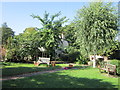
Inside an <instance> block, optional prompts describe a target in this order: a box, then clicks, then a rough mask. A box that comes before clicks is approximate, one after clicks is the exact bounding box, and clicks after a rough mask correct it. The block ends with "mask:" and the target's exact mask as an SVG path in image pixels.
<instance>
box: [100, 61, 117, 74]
mask: <svg viewBox="0 0 120 90" xmlns="http://www.w3.org/2000/svg"><path fill="white" fill-rule="evenodd" d="M99 70H100V72H101V70H103V71H106V72H108V75H109V74H110V73H114V75H116V65H112V64H107V63H104V64H102V65H100V67H99Z"/></svg>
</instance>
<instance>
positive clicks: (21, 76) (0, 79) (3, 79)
mask: <svg viewBox="0 0 120 90" xmlns="http://www.w3.org/2000/svg"><path fill="white" fill-rule="evenodd" d="M60 70H64V69H63V68H61V69H55V70H50V71H40V72H33V73H28V74H21V75H16V76H11V77H6V78H0V81H5V80H12V79H19V78H25V77H30V76H34V75H39V74H43V73H52V72H56V71H60Z"/></svg>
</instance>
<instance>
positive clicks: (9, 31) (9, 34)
mask: <svg viewBox="0 0 120 90" xmlns="http://www.w3.org/2000/svg"><path fill="white" fill-rule="evenodd" d="M0 30H1V34H2V45H7V40H8V38H9V37H13V36H14V32H13V30H12V29H11V28H9V27H8V26H7V23H3V24H2V27H1V28H0Z"/></svg>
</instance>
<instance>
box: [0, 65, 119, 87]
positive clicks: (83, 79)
mask: <svg viewBox="0 0 120 90" xmlns="http://www.w3.org/2000/svg"><path fill="white" fill-rule="evenodd" d="M2 86H3V88H7V87H9V88H118V78H113V77H108V76H106V75H104V74H101V73H100V72H99V70H98V69H97V68H90V67H88V68H81V69H74V70H73V69H68V70H62V71H57V72H54V73H44V74H40V75H36V76H31V77H25V78H22V79H16V80H8V81H3V83H2Z"/></svg>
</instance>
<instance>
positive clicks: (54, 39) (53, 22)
mask: <svg viewBox="0 0 120 90" xmlns="http://www.w3.org/2000/svg"><path fill="white" fill-rule="evenodd" d="M60 15H61V13H60V12H59V13H56V14H54V15H51V17H49V13H47V12H45V14H44V18H41V17H40V16H35V15H31V16H32V17H33V18H37V19H38V20H39V21H40V22H41V24H42V28H41V29H39V30H40V32H39V33H40V34H41V42H42V47H43V48H45V49H46V50H47V52H49V53H50V54H51V58H53V57H55V53H56V52H55V50H57V49H59V44H60V43H61V42H62V41H61V38H62V36H61V35H62V33H63V27H62V24H64V23H65V22H67V21H68V19H66V17H62V18H59V19H56V17H58V16H60Z"/></svg>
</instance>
